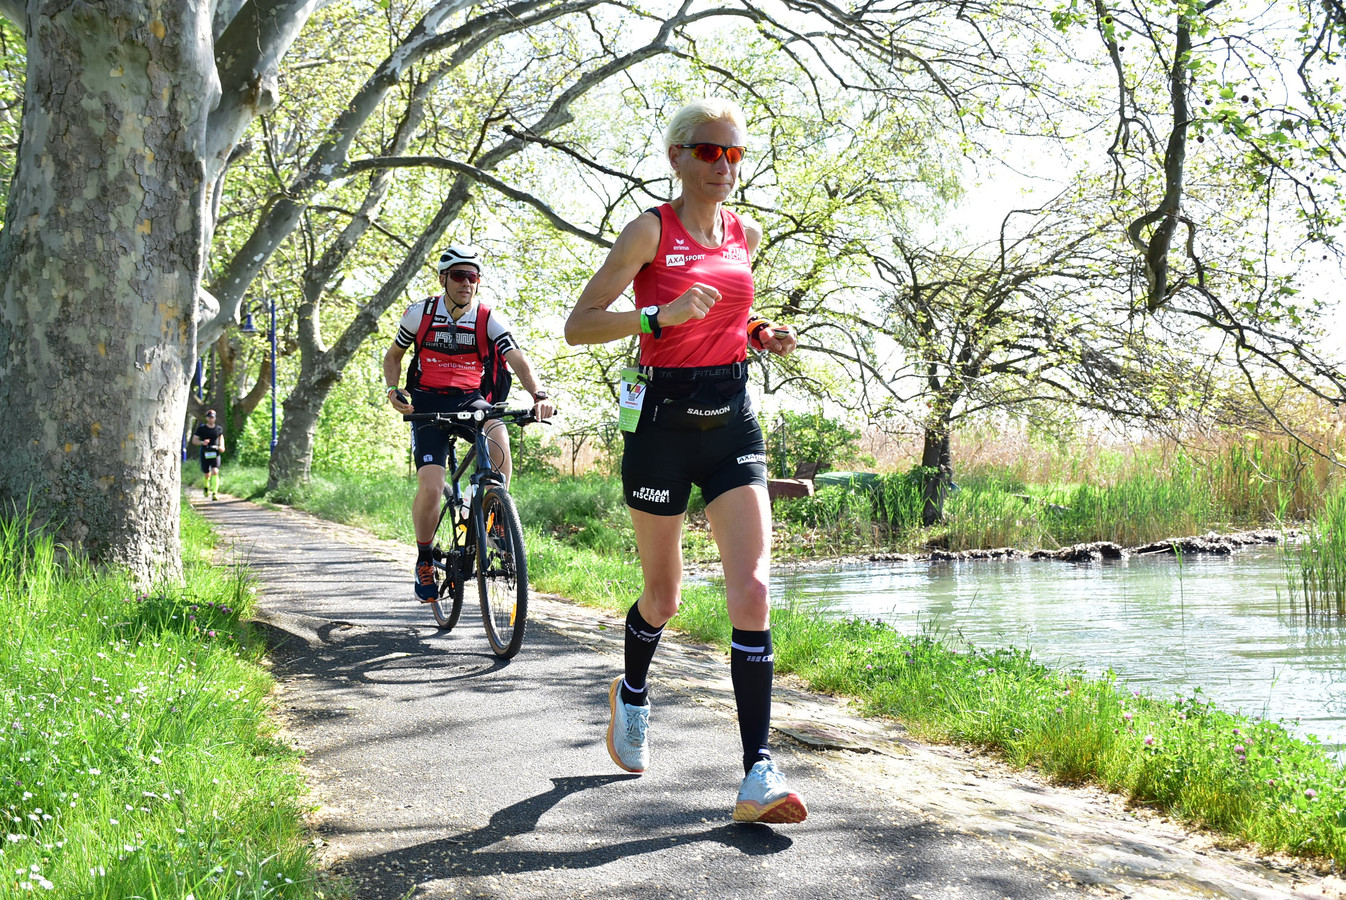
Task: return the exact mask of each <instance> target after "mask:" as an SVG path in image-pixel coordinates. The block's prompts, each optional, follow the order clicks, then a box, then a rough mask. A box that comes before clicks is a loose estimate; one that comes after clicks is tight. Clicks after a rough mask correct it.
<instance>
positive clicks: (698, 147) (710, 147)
mask: <svg viewBox="0 0 1346 900" xmlns="http://www.w3.org/2000/svg"><path fill="white" fill-rule="evenodd" d="M678 146H679V147H681V148H682V149H684V150H690V151H692V155H693V156H695V157H696V158H697V159H699V160H701V161H702V162H703V163H717V162H719V161H720V157H721V156H723V157H724V158H725V159H727V160H729V165H731V166H736V165H738V164H739V162H741V161H742V160H743V154H744V153H745V152H747V150H748V148H747V147H725V146H723V145H721V144H678Z"/></svg>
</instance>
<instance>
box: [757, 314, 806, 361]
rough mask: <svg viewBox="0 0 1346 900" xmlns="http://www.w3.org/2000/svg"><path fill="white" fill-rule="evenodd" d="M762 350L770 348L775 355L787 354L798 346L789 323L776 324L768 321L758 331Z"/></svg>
mask: <svg viewBox="0 0 1346 900" xmlns="http://www.w3.org/2000/svg"><path fill="white" fill-rule="evenodd" d="M758 333H759V334H760V336H761V337H760V341H759V342H760V343H761V345H762V349H763V350H770V351H771V352H772V353H774V354H776V355H777V356H789V355H790V354H791V353H793V352H794V351H795V347H797V346H799V342H798V341H797V340H796V338H795V332H794V329H793V328H791V327H790V326H789V325H777V324H776V323H775V322H768V323H767V326H766V328H763V329H761V331H759V332H758Z"/></svg>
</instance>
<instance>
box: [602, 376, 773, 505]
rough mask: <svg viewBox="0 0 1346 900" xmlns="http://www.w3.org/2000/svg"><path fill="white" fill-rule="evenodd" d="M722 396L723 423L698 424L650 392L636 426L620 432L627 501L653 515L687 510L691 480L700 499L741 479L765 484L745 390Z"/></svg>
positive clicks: (762, 454)
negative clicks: (697, 490)
mask: <svg viewBox="0 0 1346 900" xmlns="http://www.w3.org/2000/svg"><path fill="white" fill-rule="evenodd" d="M725 402H726V403H727V404H728V405H729V410H728V415H727V416H726V417H725V418H726V421H725V422H724V424H722V425H718V426H716V427H710V428H702V427H698V426H697V423H695V422H694V421H691V419H689V418H688V417H687V416H686V415H685V410H680V409H678V406H679V404H678V403H677V401H670V400H668V399H667V398H665V397H661V396H660V395H659V393H658V392H657V391H653V390H652V391H651V392H650V396H647V397H646V400H645V404H644V406H643V408H642V409H641V415H640V423H639V424H638V425H637V426H636V430H635V431H634V432H630V431H624V432H622V437H623V438H624V439H625V441H626V448H625V451H624V452H623V453H622V489H623V492H624V493H625V494H626V505H627V506H629V507H631V508H632V509H638V510H640V511H642V512H647V513H652V514H654V515H656V516H680V515H682V514H683V513H685V512H687V500H688V499H689V498H690V497H691V495H692V485H696V486H697V487H699V488H700V489H701V496H702V498H704V499H705V501H706V503H710V502H711V501H712V500H714V499H715V498H716V497H718V496H720V495H721V494H723V493H726V492H727V491H731V490H733V489H734V488H737V487H743V486H744V485H748V484H760V485H761V486H762V487H766V443H765V441H764V440H763V439H762V429H761V426H759V425H758V424H757V417H756V416H755V415H753V412H752V402H751V400H750V399H749V398H748V392H747V390H745V389H743V386H742V384H739V385H738V391H737V393H736V394H734V395H733V396H731V397H728V398H725ZM707 408H713V409H714V410H716V411H718V410H719V409H721V408H722V407H707ZM670 411H672V412H673V414H672V415H670V414H669V413H670Z"/></svg>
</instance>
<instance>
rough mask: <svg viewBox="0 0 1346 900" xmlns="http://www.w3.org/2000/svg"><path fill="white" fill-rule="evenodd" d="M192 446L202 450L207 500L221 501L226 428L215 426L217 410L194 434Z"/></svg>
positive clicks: (202, 471) (211, 410)
mask: <svg viewBox="0 0 1346 900" xmlns="http://www.w3.org/2000/svg"><path fill="white" fill-rule="evenodd" d="M192 444H193V445H194V446H197V447H200V448H201V473H202V474H203V475H205V476H206V484H205V488H204V489H203V490H204V491H205V496H206V499H207V500H218V499H220V458H221V457H222V456H224V426H222V425H216V424H215V410H213V409H208V410H206V420H205V421H204V422H202V423H201V424H200V425H198V426H196V431H194V432H192Z"/></svg>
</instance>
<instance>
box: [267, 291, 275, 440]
mask: <svg viewBox="0 0 1346 900" xmlns="http://www.w3.org/2000/svg"><path fill="white" fill-rule="evenodd" d="M267 301H268V302H269V303H270V304H271V452H272V453H275V452H276V298H275V297H274V296H271V297H268V298H267Z"/></svg>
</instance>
